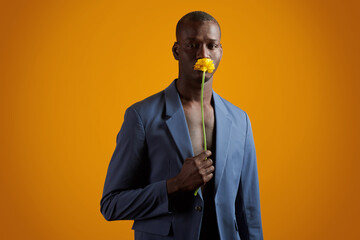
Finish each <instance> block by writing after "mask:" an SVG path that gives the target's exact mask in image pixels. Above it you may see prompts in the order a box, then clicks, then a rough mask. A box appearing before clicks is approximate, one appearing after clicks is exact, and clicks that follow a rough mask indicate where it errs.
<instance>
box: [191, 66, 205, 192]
mask: <svg viewBox="0 0 360 240" xmlns="http://www.w3.org/2000/svg"><path fill="white" fill-rule="evenodd" d="M204 84H205V71H203V77H202V82H201V121H202V128H203V134H204V151H206V150H207V147H206V132H205V120H204ZM206 159H207V158H205V160H206ZM199 189H200V188H198V189H197V190H196V191H195V193H194V196H196V195H197V193H198V191H199Z"/></svg>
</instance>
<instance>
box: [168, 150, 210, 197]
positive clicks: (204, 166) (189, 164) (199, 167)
mask: <svg viewBox="0 0 360 240" xmlns="http://www.w3.org/2000/svg"><path fill="white" fill-rule="evenodd" d="M209 156H211V152H210V151H209V150H207V151H205V152H202V153H200V154H199V155H197V156H195V157H192V158H187V159H185V161H184V164H183V166H182V168H181V171H180V173H179V174H178V175H177V176H176V177H174V178H171V179H169V180H167V182H166V186H167V191H168V194H169V195H170V194H172V193H175V192H178V191H181V192H182V191H194V190H196V189H198V188H199V187H200V186H202V185H204V184H205V183H207V182H209V181H210V180H211V179H212V178H213V176H214V174H213V172H214V170H215V167H214V166H213V161H212V160H211V159H210V158H208V157H209Z"/></svg>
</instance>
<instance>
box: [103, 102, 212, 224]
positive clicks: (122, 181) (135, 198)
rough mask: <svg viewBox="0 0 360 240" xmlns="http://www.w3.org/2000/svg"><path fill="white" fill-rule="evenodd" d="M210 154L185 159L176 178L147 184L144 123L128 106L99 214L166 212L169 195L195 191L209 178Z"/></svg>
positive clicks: (135, 216)
mask: <svg viewBox="0 0 360 240" xmlns="http://www.w3.org/2000/svg"><path fill="white" fill-rule="evenodd" d="M210 155H211V152H210V151H206V152H203V153H200V154H199V155H197V156H195V157H192V158H187V159H185V160H184V164H183V166H182V169H181V170H180V172H179V174H178V175H177V176H176V177H173V178H171V179H168V180H163V181H159V182H155V183H151V184H148V183H147V182H146V179H147V177H148V175H149V168H148V165H146V163H145V162H147V160H148V159H147V149H146V144H145V131H144V126H143V123H142V121H141V119H140V116H139V114H138V113H137V112H136V110H135V109H133V108H131V107H130V108H128V109H127V110H126V113H125V117H124V123H123V125H122V127H121V130H120V132H119V134H118V136H117V143H116V148H115V151H114V154H113V156H112V158H111V161H110V164H109V168H108V172H107V176H106V180H105V185H104V191H103V196H102V199H101V202H100V205H101V208H100V211H101V213H102V214H103V216H104V217H105V219H106V220H108V221H111V220H140V219H147V218H152V217H156V216H160V215H164V214H169V210H171V207H169V196H174V195H175V194H176V193H177V192H184V191H195V190H196V189H197V188H199V187H200V186H201V185H203V184H205V183H206V182H208V181H210V180H211V178H212V177H213V172H214V169H215V168H214V166H213V165H212V164H213V161H212V160H211V159H210V158H209V157H210ZM206 158H207V159H206ZM205 159H206V160H205ZM144 160H145V161H144Z"/></svg>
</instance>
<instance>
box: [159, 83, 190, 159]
mask: <svg viewBox="0 0 360 240" xmlns="http://www.w3.org/2000/svg"><path fill="white" fill-rule="evenodd" d="M165 104H166V117H167V120H166V125H167V127H168V129H169V132H170V134H171V136H172V138H173V140H174V142H175V144H176V146H177V148H178V150H179V152H180V155H181V157H182V162H183V161H184V160H185V159H186V158H188V157H193V156H194V152H193V149H192V145H191V139H190V134H189V129H188V126H187V123H186V118H185V113H184V109H183V107H182V104H181V100H180V96H179V93H178V91H177V89H176V86H175V80H174V81H173V82H172V83H171V84H170V86H169V87H167V88H166V89H165Z"/></svg>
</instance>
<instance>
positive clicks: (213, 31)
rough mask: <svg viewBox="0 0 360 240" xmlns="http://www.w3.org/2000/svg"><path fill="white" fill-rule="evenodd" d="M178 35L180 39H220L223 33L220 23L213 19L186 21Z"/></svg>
mask: <svg viewBox="0 0 360 240" xmlns="http://www.w3.org/2000/svg"><path fill="white" fill-rule="evenodd" d="M177 37H178V41H185V40H189V39H196V40H209V39H210V40H215V41H220V38H221V33H220V28H219V26H218V24H217V23H216V22H213V21H205V22H185V23H183V24H182V26H181V28H180V31H179V35H178V36H177Z"/></svg>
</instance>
